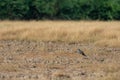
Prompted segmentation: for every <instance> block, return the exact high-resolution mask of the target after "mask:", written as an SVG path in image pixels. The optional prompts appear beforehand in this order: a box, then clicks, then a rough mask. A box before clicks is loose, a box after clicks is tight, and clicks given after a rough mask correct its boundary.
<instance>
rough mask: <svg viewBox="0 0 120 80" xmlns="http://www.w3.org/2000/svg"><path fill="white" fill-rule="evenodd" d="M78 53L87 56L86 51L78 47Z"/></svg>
mask: <svg viewBox="0 0 120 80" xmlns="http://www.w3.org/2000/svg"><path fill="white" fill-rule="evenodd" d="M77 53H79V54H81V55H83V56H86V55H85V53H84V52H83V51H82V50H80V49H77Z"/></svg>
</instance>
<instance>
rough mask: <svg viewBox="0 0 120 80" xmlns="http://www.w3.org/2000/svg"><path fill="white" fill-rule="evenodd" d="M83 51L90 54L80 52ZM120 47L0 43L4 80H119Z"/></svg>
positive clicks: (23, 41)
mask: <svg viewBox="0 0 120 80" xmlns="http://www.w3.org/2000/svg"><path fill="white" fill-rule="evenodd" d="M77 49H81V50H82V51H84V53H85V54H86V55H87V57H85V56H82V55H81V54H79V53H77V52H76V51H77ZM119 79H120V48H117V47H116V48H113V47H98V46H95V45H93V44H82V43H64V42H42V41H40V42H39V41H27V40H19V41H18V40H0V80H119Z"/></svg>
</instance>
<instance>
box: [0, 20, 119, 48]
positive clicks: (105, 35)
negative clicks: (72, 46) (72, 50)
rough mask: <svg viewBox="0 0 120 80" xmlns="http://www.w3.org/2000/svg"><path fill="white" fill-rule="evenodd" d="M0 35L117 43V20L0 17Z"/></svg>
mask: <svg viewBox="0 0 120 80" xmlns="http://www.w3.org/2000/svg"><path fill="white" fill-rule="evenodd" d="M0 39H1V40H2V39H18V40H37V41H64V42H68V43H74V42H80V43H93V44H95V45H98V46H109V47H120V22H119V21H109V22H102V21H0Z"/></svg>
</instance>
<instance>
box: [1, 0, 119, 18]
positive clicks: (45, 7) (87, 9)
mask: <svg viewBox="0 0 120 80" xmlns="http://www.w3.org/2000/svg"><path fill="white" fill-rule="evenodd" d="M0 19H2V20H3V19H11V20H31V19H35V20H41V19H50V20H51V19H52V20H54V19H57V20H120V0H0Z"/></svg>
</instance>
